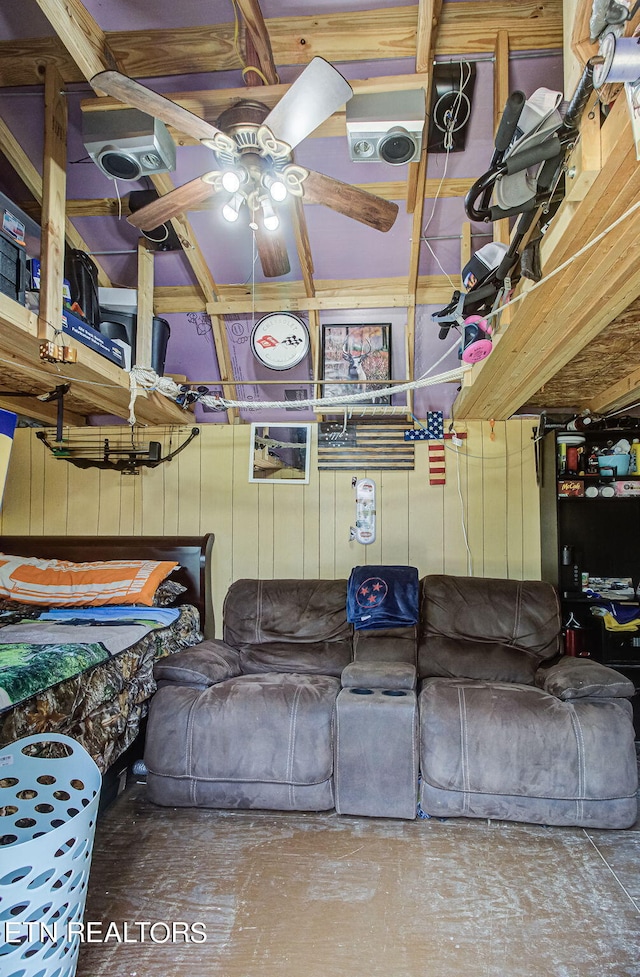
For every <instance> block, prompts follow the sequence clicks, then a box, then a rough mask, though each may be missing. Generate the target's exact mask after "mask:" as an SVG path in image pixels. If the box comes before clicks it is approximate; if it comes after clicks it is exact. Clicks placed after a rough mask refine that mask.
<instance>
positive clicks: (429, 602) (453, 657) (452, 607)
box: [418, 574, 560, 684]
mask: <svg viewBox="0 0 640 977" xmlns="http://www.w3.org/2000/svg"><path fill="white" fill-rule="evenodd" d="M420 587H421V625H420V635H419V638H418V674H419V676H420V678H425V677H427V676H431V675H442V676H446V677H460V678H473V679H483V680H485V681H497V682H521V683H524V684H533V681H534V675H535V672H536V669H537V667H538V665H539V664H540V662H541V661H544V660H545V659H548V658H552V657H553V656H554V655H556V654H557V652H558V635H559V633H560V609H559V604H558V599H557V595H556V593H555V590H554V589H553V587H552V586H551V585H550V584H548V583H543V582H542V581H539V580H497V579H491V578H487V577H455V576H450V575H446V574H433V575H431V576H427V577H423V579H422V580H421V581H420Z"/></svg>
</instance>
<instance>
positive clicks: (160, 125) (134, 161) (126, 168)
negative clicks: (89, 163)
mask: <svg viewBox="0 0 640 977" xmlns="http://www.w3.org/2000/svg"><path fill="white" fill-rule="evenodd" d="M82 139H83V142H84V146H85V149H86V150H87V153H88V154H89V156H90V157H91V159H92V160H93V161H94V163H95V164H96V166H98V167H99V169H101V170H102V172H103V173H104V174H105V176H109V177H112V178H115V179H118V180H139V179H140V178H141V177H143V176H148V175H149V174H150V173H165V172H167V171H168V170H175V168H176V147H175V143H174V141H173V139H172V138H171V136H170V135H169V130H168V129H167V127H166V126H165V124H164V122H160V121H159V120H158V119H154V118H153V116H152V115H147V114H146V112H140V110H139V109H109V110H107V109H103V110H93V111H91V110H89V111H83V113H82Z"/></svg>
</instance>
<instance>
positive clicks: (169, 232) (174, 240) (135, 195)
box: [129, 188, 182, 251]
mask: <svg viewBox="0 0 640 977" xmlns="http://www.w3.org/2000/svg"><path fill="white" fill-rule="evenodd" d="M158 196H159V194H158V191H157V190H156V189H155V188H151V189H149V190H131V191H130V193H129V210H130V211H131V213H132V214H135V212H136V211H137V210H140V209H141V208H142V207H146V206H147V204H150V203H152V202H153V201H154V200H157V199H158ZM141 233H142V234H144V236H145V237H146V239H147V241H150V242H151V243H152V244H154V245H155V250H156V251H180V250H181V248H182V245H181V244H180V238H179V237H178V235H177V234H176V232H175V231H174V229H173V225H172V224H171V222H170V221H167V223H166V224H160V226H159V227H154V228H152V230H150V231H142V232H141Z"/></svg>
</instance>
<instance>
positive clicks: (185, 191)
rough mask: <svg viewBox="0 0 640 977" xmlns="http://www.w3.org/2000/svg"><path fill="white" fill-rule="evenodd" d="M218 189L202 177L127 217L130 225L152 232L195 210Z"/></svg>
mask: <svg viewBox="0 0 640 977" xmlns="http://www.w3.org/2000/svg"><path fill="white" fill-rule="evenodd" d="M217 192H218V191H217V189H216V187H215V186H214V185H213V184H212V183H207V182H206V181H205V180H203V178H202V177H201V176H198V177H196V179H195V180H189V182H188V183H184V184H183V185H182V186H181V187H177V188H176V189H175V190H171V191H170V193H165V194H163V195H162V197H158V199H157V200H153V201H152V202H151V203H150V204H147V205H146V207H141V208H140V210H136V212H135V213H133V214H131V215H130V216H129V217H127V221H128V223H129V224H133V226H134V227H138V228H140V230H141V231H151V230H153V229H154V228H155V227H160V225H161V224H165V223H166V222H167V221H168V220H171V218H172V217H175V216H176V215H177V214H183V213H185V212H186V211H188V210H194V209H195V208H196V207H197V206H198V204H201V203H202V202H203V201H205V200H208V198H209V197H211V196H213V194H214V193H217Z"/></svg>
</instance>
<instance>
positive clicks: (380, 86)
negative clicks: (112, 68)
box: [80, 74, 428, 146]
mask: <svg viewBox="0 0 640 977" xmlns="http://www.w3.org/2000/svg"><path fill="white" fill-rule="evenodd" d="M349 84H350V85H351V87H352V89H353V91H354V93H355V94H356V95H362V94H367V95H372V94H377V93H378V92H403V91H408V90H412V89H415V88H420V87H424V88H425V91H426V89H427V86H428V80H427V77H426V76H418V75H413V74H403V75H383V76H379V77H374V78H365V79H354V80H353V81H350V82H349ZM290 87H291V85H280V84H279V85H253V86H246V87H245V88H219V89H209V90H206V91H202V90H200V91H190V92H189V91H182V92H169V93H165V94H166V97H167V98H169V99H170V100H171V101H172V102H176V104H177V105H180V106H181V107H182V108H184V109H187V110H188V111H189V112H193V113H194V115H197V116H199V117H200V118H201V119H204V120H205V121H206V122H211V123H213V124H215V122H216V121H217V119H218V118H219V116H220V115H221V114H222V112H224V111H225V110H226V109H228V108H230V107H231V106H232V105H234V104H235V103H236V102H238V101H240V100H241V99H249V100H257V101H259V102H262V103H263V104H264V105H266V106H267V108H273V107H274V105H276V104H277V103H278V102H279V101H280V99H281V98H282V96H283V95H284V94H286V92H287V91H288V90H289V88H290ZM80 104H81V107H82V111H83V112H92V111H95V112H97V111H99V112H105V111H109V110H114V109H121V108H122V102H121V101H120V100H119V99H117V98H114V97H112V96H104V97H102V98H101V99H100V101H99V102H98V101H97V100H96V99H95V98H93V97H91V98H86V99H83V101H82V102H81V103H80ZM169 131H170V133H171V135H172V136H173V139H174V141H175V142H176V144H177V145H178V146H199V145H200V140H199V139H195V138H194V137H193V136H189V135H187V134H186V133H184V132H180V131H179V130H177V129H174V128H172V127H171V126H169ZM346 131H347V122H346V109H345V108H341V109H339V110H338V111H337V112H334V113H333V115H331V116H330V117H329V118H328V119H327V120H326V121H325V122H323V123H322V125H320V126H318V128H317V129H315V130H314V131H313V132H312V133H310V134H309V136H307V138H308V139H315V138H326V137H331V136H345V135H346Z"/></svg>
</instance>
